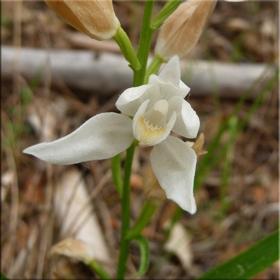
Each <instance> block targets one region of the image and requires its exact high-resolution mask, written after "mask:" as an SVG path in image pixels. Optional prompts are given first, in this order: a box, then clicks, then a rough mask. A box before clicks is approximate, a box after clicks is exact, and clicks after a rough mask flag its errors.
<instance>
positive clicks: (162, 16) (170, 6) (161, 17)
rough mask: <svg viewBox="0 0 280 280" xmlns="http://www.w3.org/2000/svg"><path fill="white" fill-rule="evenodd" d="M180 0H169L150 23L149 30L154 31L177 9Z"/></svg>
mask: <svg viewBox="0 0 280 280" xmlns="http://www.w3.org/2000/svg"><path fill="white" fill-rule="evenodd" d="M181 2H182V0H169V1H168V2H167V3H166V4H165V5H164V7H163V8H162V10H161V11H160V12H159V14H158V15H157V16H156V18H155V19H154V20H153V21H152V24H151V28H152V29H154V30H156V29H157V28H159V27H160V26H161V25H162V23H163V22H164V21H165V20H166V19H167V18H168V17H169V16H170V15H171V14H172V13H173V12H174V11H175V10H176V9H177V7H178V6H179V5H180V4H181Z"/></svg>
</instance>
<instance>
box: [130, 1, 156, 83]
mask: <svg viewBox="0 0 280 280" xmlns="http://www.w3.org/2000/svg"><path fill="white" fill-rule="evenodd" d="M153 5H154V0H147V1H146V3H145V9H144V16H143V24H142V29H141V34H140V41H139V49H138V52H137V56H138V59H139V61H141V68H140V69H139V70H136V71H135V74H134V81H133V83H134V86H139V85H142V84H143V82H144V79H145V72H146V67H147V61H148V56H149V51H150V48H151V42H152V35H153V30H152V29H151V27H150V24H151V17H152V10H153Z"/></svg>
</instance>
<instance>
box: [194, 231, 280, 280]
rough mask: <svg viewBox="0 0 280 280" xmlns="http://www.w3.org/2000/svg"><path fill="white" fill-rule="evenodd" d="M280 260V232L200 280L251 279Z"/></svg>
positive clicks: (214, 269)
mask: <svg viewBox="0 0 280 280" xmlns="http://www.w3.org/2000/svg"><path fill="white" fill-rule="evenodd" d="M278 259H279V230H277V231H275V232H274V233H272V234H270V235H269V236H267V237H266V238H264V239H263V240H261V241H258V242H256V243H255V244H254V245H253V246H251V247H250V248H249V249H247V250H246V251H244V252H242V253H241V254H239V255H237V256H235V257H234V258H232V259H230V260H229V261H227V262H225V263H223V264H222V265H219V266H217V267H215V268H213V269H211V270H210V271H208V272H206V273H205V274H204V275H203V276H202V277H201V278H199V279H200V280H203V279H204V280H206V279H207V280H208V279H215V280H216V279H242V280H245V279H250V278H252V277H253V276H254V275H256V274H257V273H259V272H261V271H263V270H265V269H266V268H268V267H269V266H271V265H272V264H273V263H274V262H275V261H277V260H278Z"/></svg>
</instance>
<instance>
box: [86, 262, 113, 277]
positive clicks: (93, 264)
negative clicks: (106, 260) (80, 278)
mask: <svg viewBox="0 0 280 280" xmlns="http://www.w3.org/2000/svg"><path fill="white" fill-rule="evenodd" d="M86 265H87V266H88V267H89V268H90V269H91V270H92V271H93V272H94V273H96V274H97V275H98V276H99V277H100V279H102V280H109V279H111V277H110V275H109V274H108V273H107V272H106V271H105V270H104V269H103V268H102V266H101V265H100V264H98V263H97V262H96V261H93V260H92V261H89V262H87V263H86Z"/></svg>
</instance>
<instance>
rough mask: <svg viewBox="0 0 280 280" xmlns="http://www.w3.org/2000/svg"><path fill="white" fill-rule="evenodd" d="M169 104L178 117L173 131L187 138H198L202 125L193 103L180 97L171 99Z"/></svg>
mask: <svg viewBox="0 0 280 280" xmlns="http://www.w3.org/2000/svg"><path fill="white" fill-rule="evenodd" d="M169 105H170V108H172V109H173V110H175V111H176V113H177V119H176V123H175V125H174V127H173V131H174V132H175V133H177V134H179V135H181V136H184V137H187V138H196V136H197V133H198V130H199V126H200V120H199V117H198V115H197V114H196V112H195V111H194V109H193V108H192V107H191V105H190V104H189V103H188V102H187V101H186V100H183V99H181V98H178V97H174V98H172V99H170V100H169ZM172 109H170V110H172Z"/></svg>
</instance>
